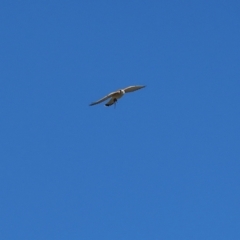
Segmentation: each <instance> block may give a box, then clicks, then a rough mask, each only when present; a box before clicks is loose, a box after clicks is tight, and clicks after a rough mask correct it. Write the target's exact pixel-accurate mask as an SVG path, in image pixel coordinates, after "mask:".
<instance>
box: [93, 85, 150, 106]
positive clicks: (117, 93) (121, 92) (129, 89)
mask: <svg viewBox="0 0 240 240" xmlns="http://www.w3.org/2000/svg"><path fill="white" fill-rule="evenodd" d="M144 87H146V86H130V87H126V88H123V89H120V90H117V91H115V92H112V93H109V94H108V95H106V96H105V97H103V98H101V99H100V100H98V101H96V102H93V103H91V104H90V106H93V105H96V104H98V103H101V102H103V101H105V100H107V99H109V98H110V100H109V101H108V102H107V103H106V104H105V106H107V107H109V106H111V105H113V104H116V102H117V100H118V99H119V98H121V97H122V96H123V95H124V94H125V93H129V92H134V91H136V90H139V89H141V88H144Z"/></svg>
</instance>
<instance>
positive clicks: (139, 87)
mask: <svg viewBox="0 0 240 240" xmlns="http://www.w3.org/2000/svg"><path fill="white" fill-rule="evenodd" d="M145 87H146V86H140V85H138V86H130V87H126V88H124V89H123V90H124V91H125V93H129V92H134V91H136V90H139V89H141V88H145Z"/></svg>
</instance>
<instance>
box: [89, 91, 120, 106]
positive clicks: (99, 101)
mask: <svg viewBox="0 0 240 240" xmlns="http://www.w3.org/2000/svg"><path fill="white" fill-rule="evenodd" d="M115 93H116V92H112V93H109V94H108V95H107V96H105V97H103V98H101V99H99V100H98V101H96V102H93V103H91V104H90V105H89V106H93V105H96V104H98V103H101V102H103V101H105V100H107V99H108V98H110V97H111V96H112V95H113V94H115Z"/></svg>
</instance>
